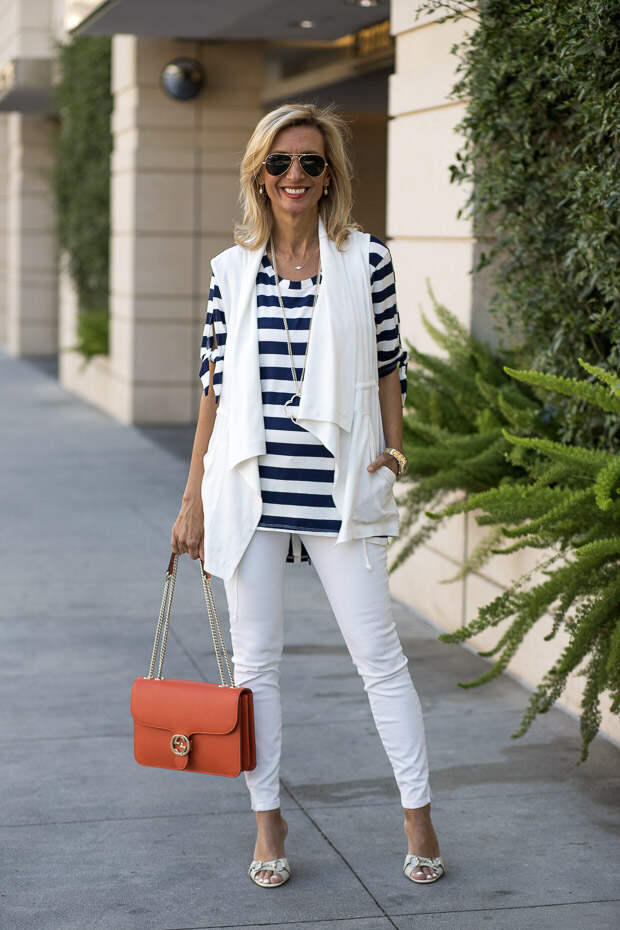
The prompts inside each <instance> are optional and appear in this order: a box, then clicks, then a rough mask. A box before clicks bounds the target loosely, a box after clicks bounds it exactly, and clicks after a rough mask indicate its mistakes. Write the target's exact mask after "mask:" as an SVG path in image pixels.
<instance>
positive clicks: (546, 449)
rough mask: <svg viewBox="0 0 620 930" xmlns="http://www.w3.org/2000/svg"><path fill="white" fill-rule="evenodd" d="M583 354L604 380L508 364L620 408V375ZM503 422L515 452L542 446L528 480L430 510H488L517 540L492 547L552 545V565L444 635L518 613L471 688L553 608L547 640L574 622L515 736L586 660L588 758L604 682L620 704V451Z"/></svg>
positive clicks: (535, 381)
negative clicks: (522, 431)
mask: <svg viewBox="0 0 620 930" xmlns="http://www.w3.org/2000/svg"><path fill="white" fill-rule="evenodd" d="M579 364H580V365H581V366H582V368H584V369H585V370H586V371H587V372H588V373H589V374H590V375H591V376H593V377H594V378H596V379H597V382H598V383H595V384H592V383H589V382H583V381H578V380H577V379H572V378H561V377H557V376H555V375H548V374H543V373H541V372H536V371H518V370H515V369H512V368H509V367H505V369H504V370H505V372H506V373H507V374H508V375H510V376H511V377H512V378H513V379H514V380H515V381H517V382H519V383H522V384H527V385H529V386H531V387H533V388H536V389H538V390H540V389H543V390H545V391H552V392H554V393H558V394H563V395H564V396H566V397H570V398H574V399H576V398H581V399H582V400H584V401H586V402H587V403H588V404H590V405H593V406H594V407H596V408H598V410H597V413H598V414H600V412H601V411H603V412H605V413H608V414H612V415H613V416H615V417H618V416H619V415H620V378H619V377H618V376H617V375H616V374H614V373H613V372H610V371H606V370H604V369H601V368H598V367H596V366H593V365H589V364H588V363H586V362H584V361H583V360H582V359H579ZM501 432H502V435H503V437H504V439H505V440H506V442H508V443H509V444H510V445H511V446H512V447H513V449H514V450H515V452H519V451H521V452H524V453H533V454H534V455H535V457H534V458H532V459H528V458H527V457H526V458H522V459H520V465H521V468H523V469H524V470H525V472H526V473H527V480H520V481H518V482H514V481H508V482H500V483H499V484H498V486H497V487H494V488H489V489H486V490H482V491H480V492H478V493H473V494H470V495H468V497H467V498H466V499H465V500H462V501H459V502H457V503H454V504H452V505H450V506H448V507H446V508H444V509H443V511H442V512H441V513H439V514H432V513H428V514H427V515H428V516H429V517H430V518H432V519H433V518H434V519H444V518H445V517H447V516H450V515H453V514H456V513H465V512H467V511H472V510H479V511H481V515H480V516H478V517H477V518H476V519H477V522H478V523H479V524H480V525H491V526H493V527H495V529H496V530H497V531H498V532H499V533H500V534H501V537H504V538H505V539H506V540H507V542H508V545H507V546H504V547H499V548H493V547H491V548H490V550H489V551H490V552H492V553H499V554H506V553H511V552H515V551H517V550H519V549H523V548H525V547H534V548H541V549H545V550H546V553H547V554H546V555H545V557H544V559H543V563H542V565H541V566H538V567H539V568H543V573H544V575H545V580H544V581H541V582H538V583H532V581H531V578H532V573H527V574H525V575H524V576H522V577H521V578H519V579H518V580H517V581H516V582H515V583H514V584H513V585H512V586H511V587H509V588H508V589H507V590H506V591H504V592H503V593H502V594H500V595H499V596H498V597H496V598H495V599H494V600H493V601H491V603H489V604H487V605H485V606H483V607H482V608H481V609H480V610H479V612H478V616H477V617H476V618H475V619H473V620H472V621H470V622H469V623H467V624H466V625H465V626H463V627H461V628H460V629H458V630H456V631H454V632H452V633H442V634H440V636H439V639H440V640H441V641H442V642H445V643H457V642H462V641H463V640H466V639H468V638H469V637H471V636H474V635H476V634H477V633H480V632H482V631H483V630H486V629H490V628H492V627H497V626H498V625H499V624H500V623H502V622H503V621H510V623H509V625H508V627H507V629H506V631H505V632H504V633H503V634H502V635H501V636H500V638H499V640H498V641H497V643H496V644H495V646H494V647H493V648H492V649H489V650H486V651H482V650H480V651H479V652H478V654H479V655H481V656H493V655H496V654H498V653H499V658H498V659H497V661H496V662H495V663H494V664H493V665H492V666H491V667H490V668H489V669H488V670H487V671H486V672H484V673H483V674H482V675H480V676H479V677H478V678H476V679H474V680H473V681H470V682H467V683H464V682H459V685H460V686H461V687H463V688H470V687H474V686H476V685H481V684H483V683H484V682H487V681H490V680H491V679H493V678H495V677H497V675H499V674H500V673H501V672H502V671H503V669H505V668H506V666H507V665H508V663H509V662H510V660H511V659H512V657H513V656H514V654H515V652H516V651H517V649H518V647H519V645H520V644H521V643H522V642H523V638H524V637H525V635H526V633H527V632H528V631H529V630H530V629H531V628H532V627H533V626H534V624H535V623H536V622H537V621H538V620H540V619H541V618H542V617H543V615H544V614H545V613H547V612H549V613H550V614H551V617H552V620H553V623H552V628H551V631H550V632H549V633H548V634H547V635H546V636H545V637H544V638H545V640H551V639H553V638H554V636H555V635H556V634H557V632H558V630H559V629H560V628H561V627H564V629H565V630H566V631H567V632H568V635H569V644H568V645H567V647H566V648H565V649H564V650H563V651H562V653H561V655H560V656H559V657H558V659H557V660H556V661H555V662H554V664H553V666H552V667H551V668H550V669H549V670H548V671H547V672H546V674H545V675H544V676H543V679H542V681H541V682H540V684H539V685H538V687H537V688H536V690H535V692H534V693H533V695H532V697H531V699H530V702H529V704H528V707H527V709H526V711H525V714H524V716H523V719H522V721H521V725H520V727H519V729H518V730H517V732H515V733H512V734H511V736H512V737H513V738H517V737H519V736H522V735H523V734H524V733H525V732H526V731H527V730H528V728H529V726H530V724H531V723H532V721H533V720H534V718H535V717H536V715H537V714H539V713H545V712H546V711H548V710H549V708H550V707H551V706H552V705H553V703H554V702H555V701H556V700H557V699H558V698H559V697H560V695H561V694H562V692H563V690H564V688H565V686H566V682H567V679H568V676H569V675H570V674H571V673H572V672H574V671H576V670H577V669H578V668H579V667H580V666H581V664H582V663H583V662H586V666H585V670H584V672H583V674H584V675H585V676H586V684H585V688H584V694H583V698H582V705H581V711H582V712H581V719H580V729H581V737H582V750H581V756H580V758H579V762H583V761H585V759H587V757H588V751H589V744H590V743H591V741H592V740H593V739H594V737H595V735H596V733H597V732H598V729H599V727H600V721H601V711H600V696H601V693H602V692H603V691H608V692H609V693H610V695H611V699H612V703H611V709H612V712H614V713H618V712H619V711H620V458H619V457H618V456H617V455H615V454H614V453H613V452H609V451H606V450H600V449H598V450H597V449H588V448H583V447H579V446H574V445H564V444H562V443H559V442H556V441H553V440H551V439H549V438H546V437H543V436H538V437H532V436H530V437H527V436H519V435H516V434H515V433H514V432H511V431H509V430H508V429H506V428H502V430H501ZM578 764H579V763H578Z"/></svg>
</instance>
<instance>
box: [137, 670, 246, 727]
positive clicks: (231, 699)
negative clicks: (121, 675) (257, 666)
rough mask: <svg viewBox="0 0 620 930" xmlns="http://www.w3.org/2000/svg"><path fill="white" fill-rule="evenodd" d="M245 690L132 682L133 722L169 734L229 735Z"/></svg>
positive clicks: (148, 680)
mask: <svg viewBox="0 0 620 930" xmlns="http://www.w3.org/2000/svg"><path fill="white" fill-rule="evenodd" d="M247 691H248V689H247V688H230V687H221V686H220V685H216V684H213V683H211V682H208V681H184V680H183V679H180V678H162V679H157V678H136V680H135V681H134V683H133V687H132V689H131V715H132V717H133V718H134V721H136V722H137V723H141V724H144V725H145V726H148V727H155V728H156V729H160V730H169V731H170V732H172V733H184V734H185V735H186V736H191V735H192V734H193V733H213V734H217V733H219V734H223V733H230V732H231V731H232V730H234V729H235V727H236V726H237V722H238V719H239V704H240V701H241V695H242V694H243V693H245V692H247Z"/></svg>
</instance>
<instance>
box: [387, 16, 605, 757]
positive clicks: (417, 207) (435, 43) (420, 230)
mask: <svg viewBox="0 0 620 930" xmlns="http://www.w3.org/2000/svg"><path fill="white" fill-rule="evenodd" d="M415 6H416V4H412V3H410V2H409V0H392V4H391V13H392V17H391V28H392V32H393V34H394V35H395V39H396V64H395V73H394V75H393V76H392V77H391V79H390V98H389V100H390V102H389V115H390V122H389V129H388V190H387V227H388V228H387V233H388V237H389V245H390V248H391V251H392V255H393V258H394V266H395V274H396V286H397V295H398V304H399V312H400V317H401V324H402V331H403V335H404V336H405V337H406V338H407V339H409V340H410V341H411V342H412V344H413V345H415V346H416V347H417V348H419V349H421V350H422V351H431V352H433V353H435V354H437V353H438V352H439V350H438V348H437V347H436V346H435V344H434V343H433V342H432V340H431V339H430V337H429V336H428V335H427V333H426V330H425V329H424V326H423V324H422V320H421V311H424V312H425V313H427V314H428V315H430V316H431V317H432V304H431V301H430V298H429V297H428V295H427V291H426V284H425V278H427V277H428V278H429V279H430V282H431V285H432V287H433V290H434V292H435V294H436V296H437V297H438V299H439V300H440V301H441V302H443V303H445V305H446V306H447V307H448V308H449V309H450V310H452V311H453V312H454V313H456V314H457V316H458V317H459V318H460V319H461V321H462V322H463V323H464V324H465V325H467V326H468V327H470V328H471V329H472V330H473V331H474V332H475V334H476V335H477V336H478V337H479V338H480V337H482V338H486V339H487V340H488V341H490V342H493V341H494V334H493V332H492V328H491V326H492V324H491V320H490V319H489V317H488V315H487V314H485V308H484V307H483V306H481V305H480V303H479V301H480V297H481V295H484V294H485V293H486V292H487V291H488V280H487V279H486V276H484V275H478V276H477V278H476V279H474V277H473V276H472V275H471V274H470V271H471V269H472V267H473V265H474V263H475V253H476V249H477V246H478V242H477V240H476V237H475V236H474V235H473V229H472V224H471V221H470V220H468V219H464V218H461V219H457V218H456V214H457V210H458V209H459V207H460V206H461V205H463V203H464V202H465V199H466V195H467V191H466V190H464V189H463V187H462V186H461V185H459V186H456V185H451V184H450V180H449V171H448V165H449V164H450V163H451V162H452V161H454V156H455V153H456V151H457V150H458V149H459V148H460V146H461V144H462V140H461V139H460V138H459V135H458V133H456V131H455V128H454V127H455V126H456V124H457V123H458V122H459V121H460V120H461V119H462V117H463V114H464V104H462V103H455V102H454V101H451V100H450V99H449V93H450V90H451V88H452V86H453V85H454V82H455V80H456V74H455V66H456V59H455V57H454V56H453V55H451V54H450V47H451V46H452V45H453V44H454V42H457V41H459V39H460V38H461V37H462V36H463V34H464V32H465V30H466V29H471V28H472V24H471V23H464V22H461V23H450V22H446V23H443V24H440V23H438V22H437V20H438V17H439V14H434V15H433V16H430V17H428V16H427V17H425V18H422V19H420V20H418V21H417V22H416V21H415V19H414V9H415ZM487 274H488V272H487ZM474 293H475V296H476V306H475V308H474V306H473V297H474ZM483 529H484V528H480V527H478V525H477V524H476V521H475V515H474V514H469V515H467V517H465V516H457V517H453V518H452V519H451V520H450V521H448V522H447V523H445V524H444V525H442V527H441V528H440V529H439V531H437V532H436V533H435V535H434V536H433V537H432V538H431V540H430V541H429V543H428V544H427V545H425V546H422V547H420V548H419V549H418V550H417V551H416V552H415V554H414V555H413V556H412V557H410V558H409V559H408V560H407V562H406V563H405V564H404V565H403V566H401V567H400V568H399V569H397V570H396V572H394V573H393V574H392V576H391V589H392V591H393V593H394V594H395V595H396V596H397V597H399V598H401V599H402V600H403V601H405V602H406V603H409V604H411V605H412V606H414V607H416V608H417V609H418V610H419V611H420V612H421V613H423V614H424V615H425V616H426V617H427V618H428V619H429V620H430V621H431V622H432V623H434V624H435V625H436V626H437V627H438V630H440V631H442V630H455V629H457V628H458V627H460V626H462V625H463V624H465V623H467V622H468V621H470V620H472V619H473V618H474V617H475V616H476V615H477V612H478V609H479V607H481V606H482V605H483V604H487V603H488V602H489V601H490V600H491V599H492V598H494V597H495V596H497V595H498V594H500V593H501V592H502V591H503V590H505V589H506V587H507V586H508V585H509V584H510V583H511V582H512V581H513V580H514V579H516V578H517V577H518V576H519V575H520V574H521V573H522V572H523V571H524V570H526V569H527V568H531V567H532V566H533V565H534V564H535V559H536V557H537V556H538V554H537V553H534V552H533V551H526V552H524V553H519V554H515V555H514V556H495V557H494V558H493V559H492V560H491V561H490V562H488V563H487V565H485V566H484V570H483V571H480V572H475V573H473V574H471V575H470V576H468V577H467V579H465V580H462V581H456V582H453V583H450V584H441V582H442V581H444V580H445V579H448V578H451V577H453V576H454V575H455V574H456V573H457V572H458V571H459V569H460V568H461V566H462V564H463V560H464V559H465V558H466V557H467V556H468V555H470V554H471V552H472V551H473V549H474V547H475V546H476V545H477V543H478V542H479V540H480V539H481V537H482V533H483ZM398 551H399V545H398V544H397V545H396V546H395V547H394V548H393V549H392V550H391V552H392V554H393V556H395V555H396V554H397V552H398ZM507 625H508V624H504V625H503V626H500V627H497V628H496V629H494V630H492V631H487V632H485V633H484V634H481V635H479V636H476V637H474V638H473V639H471V640H469V641H468V642H469V643H470V644H471V645H472V646H473V647H474V648H475V649H489V648H491V647H492V646H494V645H495V644H496V642H497V641H498V639H499V638H500V636H501V635H502V633H503V632H504V631H505V629H506V627H507ZM550 629H551V619H550V618H549V617H545V618H543V619H542V620H541V621H539V623H537V624H536V625H535V627H534V628H533V629H532V630H531V631H530V633H529V634H528V635H527V637H526V638H525V640H524V642H523V644H522V645H521V647H520V649H519V650H518V652H517V654H516V655H515V656H514V657H513V659H512V661H511V663H510V665H509V672H510V674H512V675H514V676H515V677H516V678H518V679H519V680H520V681H522V682H523V683H524V684H526V685H527V686H528V687H530V688H531V687H533V686H535V685H536V684H537V683H538V682H539V681H540V679H541V678H542V675H543V674H544V672H545V671H547V669H548V668H550V666H551V665H552V664H553V662H554V661H555V660H556V659H557V657H558V656H559V655H560V654H561V652H562V651H563V649H564V647H565V646H566V644H567V641H568V638H567V636H566V634H565V633H564V632H563V631H561V632H560V633H558V634H557V635H556V637H555V638H554V639H553V640H551V641H549V642H545V641H544V636H545V635H546V634H547V633H548V632H549V631H550ZM449 648H451V647H450V646H449V645H448V644H446V649H449ZM487 661H492V659H490V660H487ZM579 671H580V670H578V671H577V673H576V674H574V675H573V676H572V677H571V679H570V680H569V684H568V687H567V689H566V691H565V692H564V695H563V696H562V698H561V700H560V702H559V704H561V705H562V706H563V707H564V708H566V709H567V710H569V711H570V712H572V713H574V714H577V713H579V707H580V702H581V695H582V693H583V684H584V679H583V677H581V676H580V674H579ZM483 687H484V686H483ZM602 707H603V721H602V727H601V729H602V731H603V732H604V733H606V734H607V735H608V736H610V737H611V738H613V739H615V740H619V741H620V720H619V719H618V717H617V716H612V715H611V714H610V712H609V700H608V699H607V698H604V699H603V701H602Z"/></svg>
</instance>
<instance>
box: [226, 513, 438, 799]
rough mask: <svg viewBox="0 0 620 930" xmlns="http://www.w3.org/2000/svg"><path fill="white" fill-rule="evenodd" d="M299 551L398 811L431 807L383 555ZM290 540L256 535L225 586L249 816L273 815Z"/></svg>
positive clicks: (363, 550) (416, 702)
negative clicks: (331, 621) (317, 584)
mask: <svg viewBox="0 0 620 930" xmlns="http://www.w3.org/2000/svg"><path fill="white" fill-rule="evenodd" d="M296 535H298V536H299V537H300V539H301V540H302V541H303V544H304V546H305V547H306V549H307V551H308V554H309V555H310V558H311V560H312V564H313V565H314V567H315V568H316V570H317V573H318V576H319V578H320V580H321V583H322V585H323V588H324V589H325V593H326V595H327V598H328V600H329V603H330V605H331V608H332V610H333V612H334V615H335V617H336V621H337V623H338V625H339V627H340V631H341V633H342V635H343V637H344V640H345V643H346V645H347V648H348V650H349V653H350V655H351V658H352V660H353V663H354V665H355V666H356V668H357V671H358V672H359V674H360V675H361V677H362V680H363V682H364V689H365V690H366V692H367V694H368V700H369V702H370V708H371V711H372V715H373V718H374V721H375V725H376V727H377V730H378V732H379V736H380V737H381V741H382V743H383V747H384V749H385V751H386V753H387V756H388V759H389V761H390V764H391V766H392V769H393V772H394V776H395V778H396V783H397V785H398V788H399V791H400V797H401V804H402V806H403V807H413V808H415V807H424V805H426V804H428V802H429V801H430V800H431V790H430V784H429V774H428V758H427V750H426V735H425V731H424V721H423V718H422V708H421V705H420V699H419V697H418V694H417V691H416V690H415V688H414V686H413V682H412V680H411V676H410V674H409V669H408V660H407V657H406V656H405V654H404V652H403V650H402V646H401V642H400V639H399V637H398V633H397V630H396V625H395V623H394V620H393V617H392V604H391V600H390V593H389V588H388V571H387V551H386V547H385V545H382V544H381V543H378V542H374V541H372V539H368V540H366V539H364V540H360V539H354V540H349V541H348V542H343V543H339V544H338V545H336V544H335V540H336V537H335V536H320V535H313V534H311V533H299V534H296ZM288 543H289V533H288V532H274V531H271V530H262V529H260V528H258V529H257V530H256V531H255V533H254V535H253V537H252V539H251V540H250V542H249V544H248V546H247V548H246V550H245V552H244V554H243V556H242V558H241V560H240V562H239V565H238V566H237V570H236V571H235V573H234V575H233V576H232V577H231V578H229V579H227V580H225V588H226V598H227V601H228V611H229V616H230V632H231V642H232V647H233V653H232V655H231V660H232V662H233V666H234V676H235V685H236V686H237V687H242V686H246V687H248V688H251V689H252V692H253V700H254V727H255V740H256V768H254V769H252V771H249V772H247V771H246V772H245V773H244V775H245V781H246V784H247V786H248V789H249V791H250V799H251V806H252V810H254V811H263V810H274V809H275V808H277V807H279V806H280V797H279V794H280V779H279V772H280V751H281V746H282V712H281V707H280V661H281V658H282V648H283V644H284V598H283V588H284V570H285V567H286V562H285V556H286V552H287V550H288Z"/></svg>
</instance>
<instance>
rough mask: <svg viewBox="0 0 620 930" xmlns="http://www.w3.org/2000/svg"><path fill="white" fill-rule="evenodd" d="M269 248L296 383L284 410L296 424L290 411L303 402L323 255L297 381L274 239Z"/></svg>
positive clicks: (293, 414) (317, 275)
mask: <svg viewBox="0 0 620 930" xmlns="http://www.w3.org/2000/svg"><path fill="white" fill-rule="evenodd" d="M269 247H270V251H271V257H272V259H273V262H272V264H273V270H274V272H275V277H276V290H277V292H278V300H279V301H280V308H281V310H282V318H283V320H284V328H285V330H286V339H287V342H288V354H289V358H290V361H291V371H292V372H293V380H294V381H295V393H294V394H293V395H291V397H290V398H289V399H288V400H287V401H286V403H285V404H284V405H283V406H284V409H285V410H286V413H287V414H288V416H289V417H290V418H291V420H292V421H293V423H296V422H297V418H296V417H295V412H294V408H293V407H291V408H290V409H289V404H292V403H293V401H294V400H295V398H296V397H299V400H300V402H301V388H302V385H303V381H304V375H305V374H306V360H307V358H308V348H309V346H310V333H311V332H312V320H313V317H314V307H315V305H316V301H317V297H318V293H319V284H320V281H321V253H320V252H319V267H318V270H317V273H316V285H315V288H314V295H313V298H312V309H311V311H310V326H309V327H308V341H307V342H306V352H305V355H304V367H303V369H302V372H301V379H300V380H298V379H297V370H296V368H295V359H294V357H293V347H292V345H291V336H290V333H289V331H288V323H287V322H286V311H285V309H284V301H283V300H282V294H281V293H280V282H279V281H278V266H277V263H276V253H275V249H274V247H273V239H271V240H270V242H269ZM302 267H303V265H302Z"/></svg>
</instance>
